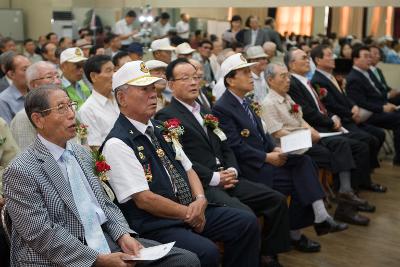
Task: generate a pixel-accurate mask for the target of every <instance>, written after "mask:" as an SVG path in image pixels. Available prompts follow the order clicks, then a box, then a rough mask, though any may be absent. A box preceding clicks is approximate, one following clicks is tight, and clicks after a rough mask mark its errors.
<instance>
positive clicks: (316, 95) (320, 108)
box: [307, 81, 328, 115]
mask: <svg viewBox="0 0 400 267" xmlns="http://www.w3.org/2000/svg"><path fill="white" fill-rule="evenodd" d="M307 84H308V86H309V87H310V89H311V92H313V94H314V96H315V99H316V100H317V104H318V109H319V111H320V112H321V113H322V114H324V115H327V114H328V111H327V110H326V108H325V106H324V104H322V102H321V100H320V99H319V96H318V94H317V92H315V90H314V88H313V87H312V85H311V82H310V81H307Z"/></svg>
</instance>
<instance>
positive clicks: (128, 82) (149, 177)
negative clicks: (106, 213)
mask: <svg viewBox="0 0 400 267" xmlns="http://www.w3.org/2000/svg"><path fill="white" fill-rule="evenodd" d="M189 67H191V69H190V71H191V73H190V76H188V77H190V78H189V79H186V80H185V81H183V80H182V81H180V82H187V81H189V82H190V84H189V85H190V86H191V87H192V85H193V84H192V83H191V81H193V79H192V77H193V75H195V74H194V73H195V72H196V70H195V68H194V67H193V66H190V65H189ZM185 75H186V74H185ZM162 81H163V79H161V78H158V77H154V76H151V75H150V72H149V70H148V68H147V67H146V65H145V63H144V62H142V61H133V62H128V63H126V64H125V65H124V66H122V67H121V69H119V70H118V71H117V72H116V73H115V74H114V75H113V90H114V91H115V96H116V99H117V102H118V104H119V107H120V110H121V114H120V116H119V117H118V119H117V121H116V122H115V124H114V128H113V129H112V130H111V132H110V134H109V135H108V136H107V138H106V141H105V143H104V144H103V146H102V148H101V149H100V150H101V151H102V153H103V154H104V156H105V158H106V159H107V162H108V164H109V165H110V167H111V171H110V173H109V182H110V185H111V187H112V188H113V190H114V192H115V195H116V197H117V200H118V202H119V203H120V204H119V205H120V207H121V210H122V212H123V213H124V215H125V218H127V220H128V223H129V225H130V227H131V228H133V229H135V230H137V231H138V232H139V233H140V235H141V236H142V237H147V238H150V237H151V238H152V239H153V240H158V241H159V242H162V243H165V242H172V241H175V242H176V243H175V244H176V245H177V246H178V247H181V248H184V249H187V250H189V251H192V252H194V253H196V254H197V256H198V257H199V259H200V262H201V265H202V266H210V267H211V266H213V267H214V266H215V267H217V266H219V265H220V261H219V251H218V248H217V246H216V245H215V243H213V242H212V241H211V240H213V241H222V242H224V245H225V246H224V249H225V251H224V258H223V266H238V267H240V266H258V258H259V246H260V237H259V227H258V224H257V219H256V217H255V216H254V215H253V214H251V213H250V212H245V211H241V210H238V209H233V208H228V207H215V206H214V207H210V206H208V207H207V199H206V198H205V196H204V191H203V187H202V184H201V182H200V180H199V177H198V176H197V174H196V172H195V171H194V170H193V169H192V163H191V162H190V160H189V159H188V158H187V156H186V155H185V153H184V151H183V149H182V147H181V146H180V144H179V141H178V138H179V136H180V135H181V131H182V130H183V129H182V127H181V125H180V122H179V120H169V121H167V122H165V123H164V124H161V123H160V122H158V121H155V120H152V119H151V117H152V116H153V115H154V114H155V112H156V103H157V93H156V90H155V84H156V83H157V82H162ZM194 85H195V86H197V85H196V84H194ZM209 238H210V239H211V240H209Z"/></svg>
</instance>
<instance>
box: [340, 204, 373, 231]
mask: <svg viewBox="0 0 400 267" xmlns="http://www.w3.org/2000/svg"><path fill="white" fill-rule="evenodd" d="M335 220H338V221H342V222H346V223H350V224H355V225H363V226H367V225H368V224H369V218H368V217H366V216H364V215H361V214H359V213H358V212H357V210H356V208H355V207H353V206H351V205H348V204H345V203H339V204H338V206H337V208H336V211H335Z"/></svg>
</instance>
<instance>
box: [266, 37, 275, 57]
mask: <svg viewBox="0 0 400 267" xmlns="http://www.w3.org/2000/svg"><path fill="white" fill-rule="evenodd" d="M263 49H264V52H265V54H267V55H268V58H269V59H271V58H273V57H274V56H275V54H276V44H275V43H273V42H270V41H268V42H265V43H264V44H263Z"/></svg>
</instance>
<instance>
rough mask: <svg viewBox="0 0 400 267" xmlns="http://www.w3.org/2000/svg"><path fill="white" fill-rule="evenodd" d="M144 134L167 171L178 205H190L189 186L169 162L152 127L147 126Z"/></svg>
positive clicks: (191, 199) (190, 194)
mask: <svg viewBox="0 0 400 267" xmlns="http://www.w3.org/2000/svg"><path fill="white" fill-rule="evenodd" d="M146 134H148V135H149V136H150V139H151V142H152V143H153V146H154V148H155V150H156V153H157V155H158V157H159V158H160V160H161V162H162V164H163V165H164V167H165V168H166V169H167V171H168V174H169V176H170V177H171V180H172V186H173V187H174V189H176V196H177V198H178V200H179V203H181V204H182V205H185V206H187V205H189V204H190V203H192V201H193V198H192V193H191V192H190V189H189V186H188V184H187V183H186V181H185V180H184V179H183V177H182V175H181V174H180V173H179V172H178V170H177V169H176V168H175V166H174V164H172V162H171V160H170V159H169V158H168V156H167V155H166V154H165V152H164V150H163V149H162V147H161V145H160V142H159V141H158V139H157V137H156V136H155V135H154V130H153V127H151V126H148V127H147V129H146Z"/></svg>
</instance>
